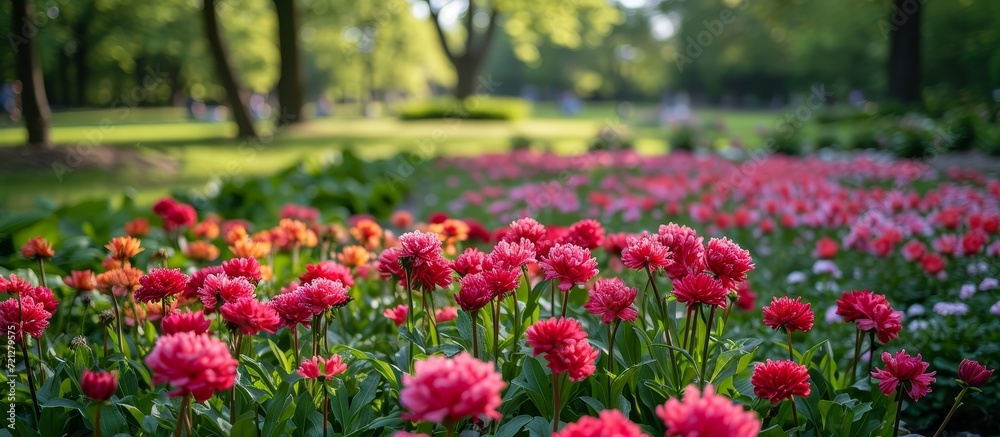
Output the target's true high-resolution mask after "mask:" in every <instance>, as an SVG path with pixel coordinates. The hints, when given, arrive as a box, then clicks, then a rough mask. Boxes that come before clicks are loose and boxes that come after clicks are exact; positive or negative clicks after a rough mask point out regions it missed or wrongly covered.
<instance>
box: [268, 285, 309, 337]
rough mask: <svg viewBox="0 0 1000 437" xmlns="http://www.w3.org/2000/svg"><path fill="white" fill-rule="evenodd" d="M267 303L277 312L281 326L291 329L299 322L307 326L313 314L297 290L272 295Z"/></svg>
mask: <svg viewBox="0 0 1000 437" xmlns="http://www.w3.org/2000/svg"><path fill="white" fill-rule="evenodd" d="M269 304H270V305H271V307H273V308H274V310H275V311H277V312H278V317H281V322H282V323H281V326H283V327H284V326H288V327H291V328H292V329H295V325H300V324H301V325H304V326H309V321H310V319H312V316H313V312H312V308H311V307H310V306H309V305H307V304H306V303H305V301H304V300H303V299H302V293H298V292H297V290H296V291H293V292H290V293H284V294H279V295H277V296H274V297H273V298H271V301H270V302H269Z"/></svg>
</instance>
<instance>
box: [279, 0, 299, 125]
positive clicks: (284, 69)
mask: <svg viewBox="0 0 1000 437" xmlns="http://www.w3.org/2000/svg"><path fill="white" fill-rule="evenodd" d="M274 10H275V12H276V13H277V16H278V51H279V53H280V54H281V77H279V78H278V106H279V107H280V108H279V109H280V111H279V113H278V125H279V126H283V125H288V124H293V123H301V122H303V121H305V116H304V114H303V111H302V105H303V100H304V99H303V96H302V69H301V65H302V59H301V56H300V55H299V39H298V33H299V23H298V21H299V17H298V11H297V10H296V9H295V0H274Z"/></svg>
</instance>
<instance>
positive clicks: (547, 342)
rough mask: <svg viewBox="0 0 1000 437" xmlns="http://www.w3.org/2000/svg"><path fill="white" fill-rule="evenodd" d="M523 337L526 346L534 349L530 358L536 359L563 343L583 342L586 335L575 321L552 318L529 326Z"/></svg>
mask: <svg viewBox="0 0 1000 437" xmlns="http://www.w3.org/2000/svg"><path fill="white" fill-rule="evenodd" d="M525 336H526V338H527V340H526V342H527V344H528V345H529V346H531V347H532V348H534V349H533V351H532V354H531V356H534V357H537V356H538V355H540V354H546V353H549V352H552V351H553V350H554V349H556V348H558V347H559V346H560V345H562V343H564V342H567V341H579V340H584V339H586V338H587V333H586V332H584V330H583V326H581V325H580V322H578V321H577V320H576V319H568V318H565V317H560V318H555V317H553V318H551V319H548V320H540V321H538V322H537V323H535V324H534V325H531V327H529V328H528V329H527V330H526V331H525Z"/></svg>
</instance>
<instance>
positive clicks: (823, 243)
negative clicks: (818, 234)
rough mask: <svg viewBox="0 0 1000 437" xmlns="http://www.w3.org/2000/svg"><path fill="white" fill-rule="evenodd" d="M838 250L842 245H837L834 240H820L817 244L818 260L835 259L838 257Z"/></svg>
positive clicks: (828, 238)
mask: <svg viewBox="0 0 1000 437" xmlns="http://www.w3.org/2000/svg"><path fill="white" fill-rule="evenodd" d="M838 249H840V245H839V244H837V242H836V241H834V240H833V239H832V238H830V237H823V238H820V239H819V241H817V242H816V258H819V259H833V257H835V256H837V250H838Z"/></svg>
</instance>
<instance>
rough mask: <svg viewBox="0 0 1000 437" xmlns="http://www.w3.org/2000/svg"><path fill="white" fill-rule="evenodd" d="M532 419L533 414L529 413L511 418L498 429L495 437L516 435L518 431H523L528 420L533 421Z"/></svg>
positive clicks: (512, 436)
mask: <svg viewBox="0 0 1000 437" xmlns="http://www.w3.org/2000/svg"><path fill="white" fill-rule="evenodd" d="M531 419H532V418H531V416H527V415H521V416H517V417H515V418H513V419H510V420H508V421H507V423H504V424H503V425H502V426H500V429H498V430H497V433H496V434H494V435H493V437H514V436H515V435H517V433H519V432H521V429H522V428H524V426H525V425H527V424H528V422H531Z"/></svg>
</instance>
